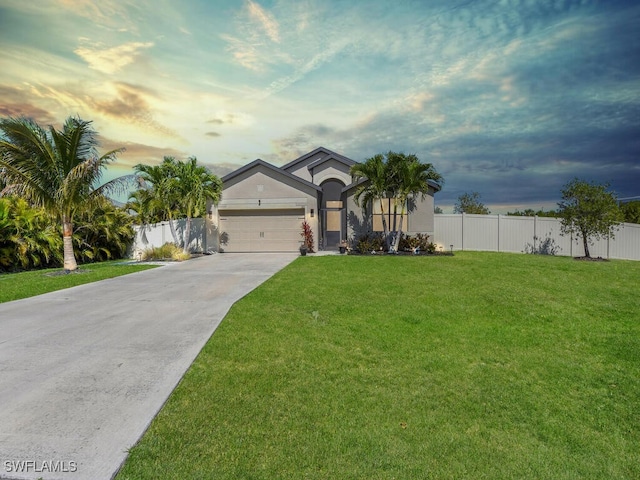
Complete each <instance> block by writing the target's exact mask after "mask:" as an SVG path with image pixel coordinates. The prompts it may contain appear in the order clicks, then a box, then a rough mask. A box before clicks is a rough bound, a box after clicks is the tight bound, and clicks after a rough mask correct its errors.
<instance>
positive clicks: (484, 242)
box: [462, 214, 498, 252]
mask: <svg viewBox="0 0 640 480" xmlns="http://www.w3.org/2000/svg"><path fill="white" fill-rule="evenodd" d="M462 232H463V235H464V238H463V244H464V249H465V250H486V251H490V252H497V251H498V216H497V215H467V214H465V215H464V225H463V228H462Z"/></svg>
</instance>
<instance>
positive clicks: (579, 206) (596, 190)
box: [558, 178, 624, 258]
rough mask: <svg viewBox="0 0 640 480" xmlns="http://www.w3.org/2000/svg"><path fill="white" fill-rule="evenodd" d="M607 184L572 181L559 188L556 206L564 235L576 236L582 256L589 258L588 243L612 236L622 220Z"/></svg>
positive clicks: (614, 197) (615, 200)
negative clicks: (582, 249) (559, 193)
mask: <svg viewBox="0 0 640 480" xmlns="http://www.w3.org/2000/svg"><path fill="white" fill-rule="evenodd" d="M608 188H609V185H608V184H605V185H599V184H596V183H590V182H586V181H584V180H580V179H577V178H575V179H573V180H571V181H570V182H569V183H567V184H566V185H565V186H564V188H563V189H562V191H561V193H562V200H561V201H560V202H559V203H558V206H559V209H558V213H559V214H560V219H561V222H562V225H561V231H562V233H563V234H574V233H575V234H579V235H580V236H581V237H582V243H583V245H584V254H585V256H586V257H587V258H590V257H591V255H590V253H589V243H591V242H592V241H593V240H598V239H600V238H602V237H606V236H607V235H611V236H613V228H614V227H615V226H616V225H618V224H620V223H621V222H622V220H623V218H624V217H623V215H622V212H621V211H620V207H619V206H618V202H617V199H616V196H615V195H614V194H613V193H612V192H610V191H609V190H608Z"/></svg>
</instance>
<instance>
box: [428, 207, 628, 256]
mask: <svg viewBox="0 0 640 480" xmlns="http://www.w3.org/2000/svg"><path fill="white" fill-rule="evenodd" d="M434 220H435V224H434V243H436V244H437V245H442V247H443V249H445V250H449V249H450V248H453V250H454V251H455V250H486V251H492V252H529V253H531V252H533V253H547V254H554V255H566V256H572V257H580V256H583V255H584V247H583V246H582V238H581V237H576V236H573V237H572V236H569V235H564V236H563V235H560V220H559V219H557V218H547V217H515V216H510V215H471V214H436V215H435V216H434ZM452 246H453V247H452ZM589 252H590V253H591V256H592V257H603V258H617V259H625V260H640V225H637V224H634V223H623V224H622V225H620V228H619V229H618V230H615V231H614V236H613V237H612V238H611V237H610V238H605V239H602V240H600V241H597V242H595V243H594V244H592V245H589Z"/></svg>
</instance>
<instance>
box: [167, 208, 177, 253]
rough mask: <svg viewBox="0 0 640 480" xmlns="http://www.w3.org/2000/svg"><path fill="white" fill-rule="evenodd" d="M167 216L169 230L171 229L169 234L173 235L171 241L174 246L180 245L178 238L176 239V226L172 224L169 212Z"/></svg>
mask: <svg viewBox="0 0 640 480" xmlns="http://www.w3.org/2000/svg"><path fill="white" fill-rule="evenodd" d="M167 216H168V217H169V230H171V236H172V237H173V243H175V245H176V247H178V246H180V240H178V233H177V232H176V226H175V225H174V224H173V218H172V216H171V213H169V214H168V215H167Z"/></svg>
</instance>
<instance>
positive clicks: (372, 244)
mask: <svg viewBox="0 0 640 480" xmlns="http://www.w3.org/2000/svg"><path fill="white" fill-rule="evenodd" d="M356 250H357V251H358V252H360V253H371V252H380V251H386V247H385V242H384V235H383V234H381V233H366V234H364V235H362V236H361V237H360V238H358V240H357V241H356Z"/></svg>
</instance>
